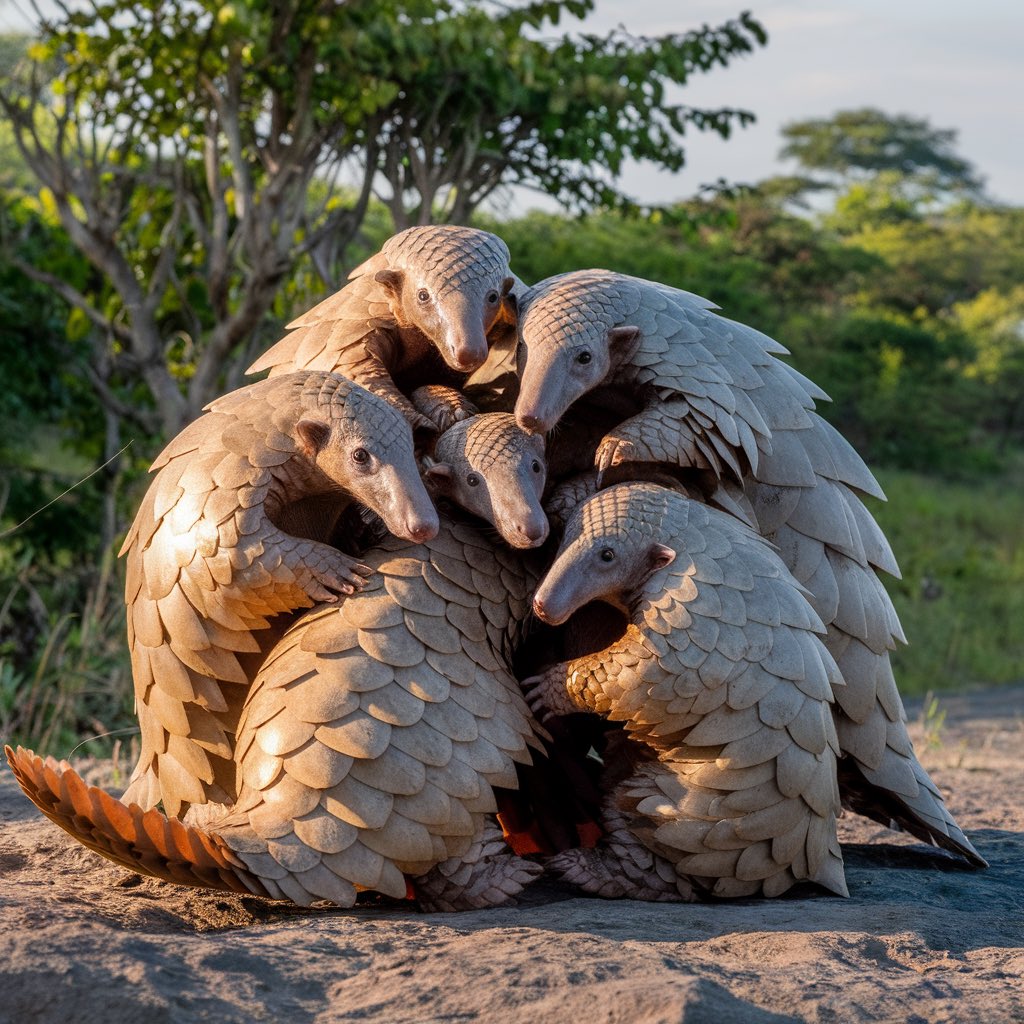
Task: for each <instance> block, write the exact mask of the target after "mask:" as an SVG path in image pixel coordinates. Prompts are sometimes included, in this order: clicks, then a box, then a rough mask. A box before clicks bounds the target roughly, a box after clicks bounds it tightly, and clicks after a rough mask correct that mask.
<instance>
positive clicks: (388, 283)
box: [373, 270, 405, 299]
mask: <svg viewBox="0 0 1024 1024" xmlns="http://www.w3.org/2000/svg"><path fill="white" fill-rule="evenodd" d="M373 279H374V281H376V282H377V284H379V285H382V286H383V288H384V291H386V292H387V293H388V294H389V295H390V296H391V297H392V298H393V299H400V298H401V297H402V282H403V281H404V280H405V274H403V273H402V271H400V270H378V271H377V273H376V274H374V275H373Z"/></svg>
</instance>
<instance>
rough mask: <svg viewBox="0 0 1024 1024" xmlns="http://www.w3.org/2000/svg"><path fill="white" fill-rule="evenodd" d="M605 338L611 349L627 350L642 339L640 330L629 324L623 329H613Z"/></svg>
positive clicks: (610, 329)
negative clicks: (627, 347) (638, 339)
mask: <svg viewBox="0 0 1024 1024" xmlns="http://www.w3.org/2000/svg"><path fill="white" fill-rule="evenodd" d="M605 337H606V338H607V339H608V348H609V349H616V348H625V347H626V346H627V345H629V344H630V343H631V342H633V341H635V340H636V339H637V338H639V337H640V328H639V327H633V326H631V325H628V324H626V325H623V326H622V327H611V328H609V330H608V333H607V334H606V335H605Z"/></svg>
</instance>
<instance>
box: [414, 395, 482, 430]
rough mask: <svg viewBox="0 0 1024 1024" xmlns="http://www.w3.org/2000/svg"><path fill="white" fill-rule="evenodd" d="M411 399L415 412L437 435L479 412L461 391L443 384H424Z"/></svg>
mask: <svg viewBox="0 0 1024 1024" xmlns="http://www.w3.org/2000/svg"><path fill="white" fill-rule="evenodd" d="M411 398H412V404H413V407H414V408H415V409H416V411H417V412H418V413H420V415H421V416H424V417H426V418H427V419H428V420H429V421H430V422H431V423H432V424H433V425H434V427H435V428H436V429H437V432H438V433H439V434H443V433H444V432H445V431H446V430H448V429H450V428H451V427H453V426H455V424H456V423H459V422H461V421H462V420H468V419H469V417H470V416H476V415H477V413H478V412H479V411H480V410H479V409H477V407H476V406H475V405H474V404H473V403H472V402H471V401H469V399H467V398H466V397H465V396H464V395H463V394H462V392H461V391H459V390H458V389H457V388H450V387H448V386H447V385H445V384H424V385H423V387H421V388H417V389H416V390H415V391H414V392H413V393H412V396H411Z"/></svg>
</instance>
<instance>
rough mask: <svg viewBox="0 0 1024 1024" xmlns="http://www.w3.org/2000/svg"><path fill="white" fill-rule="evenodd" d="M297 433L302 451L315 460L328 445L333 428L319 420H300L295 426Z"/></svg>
mask: <svg viewBox="0 0 1024 1024" xmlns="http://www.w3.org/2000/svg"><path fill="white" fill-rule="evenodd" d="M295 433H296V435H297V440H298V442H299V447H300V448H301V449H302V451H303V452H305V454H306V456H307V457H308V458H310V459H315V458H316V457H317V455H318V454H319V453H320V452H321V451H323V447H324V445H325V444H327V439H328V438H329V437H330V436H331V428H330V427H329V426H327V424H326V423H321V422H319V420H299V422H298V423H296V424H295Z"/></svg>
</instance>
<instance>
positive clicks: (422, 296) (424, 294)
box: [416, 288, 430, 302]
mask: <svg viewBox="0 0 1024 1024" xmlns="http://www.w3.org/2000/svg"><path fill="white" fill-rule="evenodd" d="M416 298H417V299H419V300H420V302H429V301H430V292H428V291H427V289H426V288H421V289H420V290H419V291H418V292H417V293H416Z"/></svg>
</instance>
